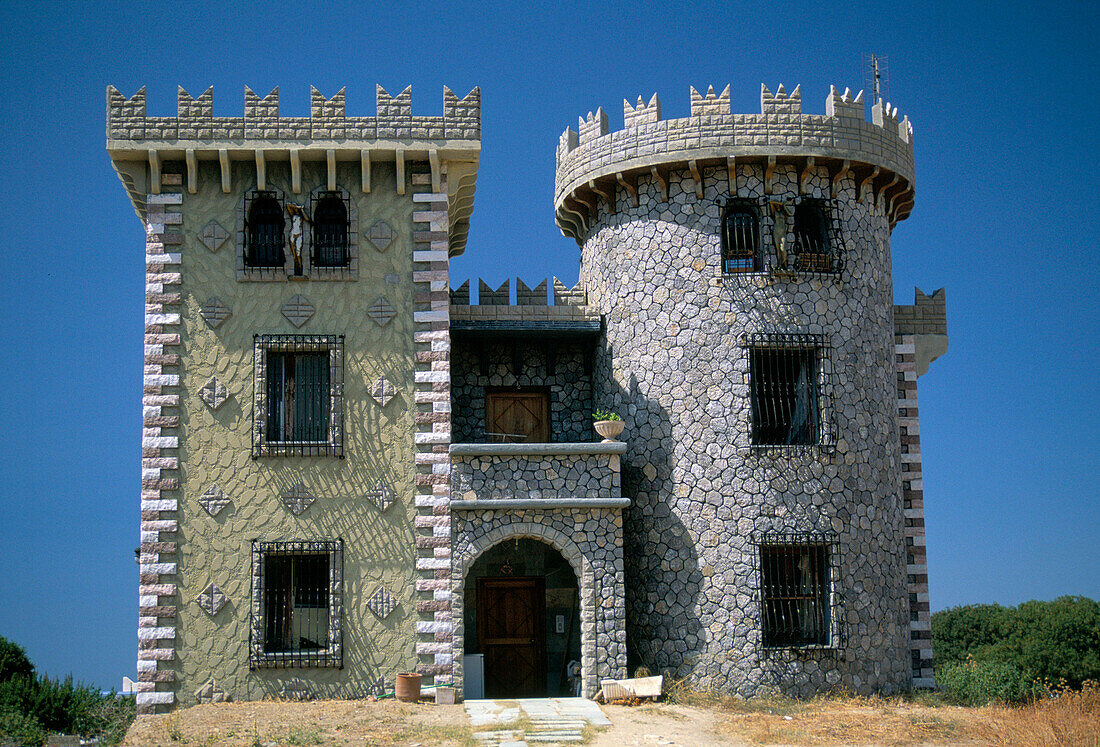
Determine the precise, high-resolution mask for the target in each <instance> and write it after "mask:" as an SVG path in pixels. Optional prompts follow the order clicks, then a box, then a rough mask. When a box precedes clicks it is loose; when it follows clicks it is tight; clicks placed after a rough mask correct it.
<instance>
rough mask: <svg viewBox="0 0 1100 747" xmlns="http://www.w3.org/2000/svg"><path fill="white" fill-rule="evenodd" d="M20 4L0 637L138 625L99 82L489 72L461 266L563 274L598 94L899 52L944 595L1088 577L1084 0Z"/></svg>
mask: <svg viewBox="0 0 1100 747" xmlns="http://www.w3.org/2000/svg"><path fill="white" fill-rule="evenodd" d="M551 8H552V10H550V11H548V12H541V11H532V10H529V9H527V8H526V7H524V4H521V3H504V4H494V3H477V4H467V3H446V4H440V7H434V4H428V3H419V4H418V3H402V4H400V5H399V6H384V5H381V4H371V3H323V4H322V3H316V4H311V6H294V5H282V4H277V3H249V4H246V5H237V4H231V3H225V2H217V3H213V2H197V3H160V2H158V3H147V4H141V3H131V4H122V3H103V4H100V3H95V4H91V3H89V4H80V5H78V4H75V3H74V4H67V3H66V4H60V3H50V4H47V3H16V2H7V3H3V4H2V5H0V90H2V96H0V148H2V150H0V153H2V156H3V167H4V168H3V178H2V179H0V197H2V205H3V209H0V236H3V237H4V242H3V245H2V247H0V267H2V268H3V270H2V272H0V299H2V308H3V312H2V313H0V334H2V339H3V345H2V346H0V363H2V364H3V368H2V370H3V371H5V372H6V375H5V376H4V386H2V387H0V423H3V430H2V433H3V434H4V435H3V444H4V448H3V449H2V450H0V486H2V487H3V494H2V497H0V635H3V636H5V637H8V638H11V639H14V640H16V641H18V642H19V643H21V644H23V645H24V646H25V647H26V648H27V649H28V652H29V653H30V655H31V658H32V659H33V660H34V661H35V662H36V663H37V664H38V666H39V668H40V670H42V671H45V672H48V673H50V674H54V675H63V674H66V673H68V672H73V673H74V674H75V675H76V677H77V678H78V679H83V680H85V681H89V682H94V683H96V684H99V685H101V686H117V685H118V684H119V683H120V682H121V678H122V676H123V675H124V674H128V675H131V676H132V675H133V670H134V659H135V650H136V636H135V628H136V622H137V620H136V618H137V568H136V565H135V564H134V560H133V549H134V548H135V547H136V546H137V544H138V520H139V514H138V505H137V504H138V496H139V487H140V472H139V459H140V437H141V419H140V396H141V363H142V361H141V344H142V308H143V306H142V304H143V301H142V290H143V288H142V282H143V231H142V229H141V226H140V224H139V222H138V220H137V218H136V217H135V216H134V214H133V211H132V210H131V208H130V206H129V203H128V201H127V199H126V197H125V195H124V192H123V189H122V186H121V184H120V183H119V182H118V180H117V178H116V176H115V174H114V172H113V170H112V169H111V166H110V163H109V159H108V158H107V155H106V153H105V152H104V148H103V145H104V142H103V140H104V110H105V105H104V89H105V87H106V86H107V85H108V84H114V85H115V86H117V87H118V88H119V89H120V90H122V91H123V92H124V93H126V94H127V95H129V94H131V93H133V92H134V91H136V90H137V89H138V88H139V87H140V86H142V85H146V86H148V92H149V113H150V114H151V115H174V114H175V100H176V85H177V84H180V85H183V86H184V88H186V89H187V90H188V91H189V92H191V93H192V94H193V95H196V96H197V95H198V94H200V93H201V92H202V91H204V90H205V89H206V87H207V86H210V85H213V86H214V92H215V93H214V96H215V99H214V112H215V114H216V115H219V116H229V115H239V114H240V112H241V111H242V108H243V89H244V86H245V85H248V86H251V87H252V88H253V90H255V91H257V92H258V93H260V94H261V95H262V94H266V93H267V92H268V91H269V90H270V89H271V88H273V87H274V86H276V85H277V86H279V87H280V92H281V111H282V113H283V114H284V115H289V116H303V115H308V113H309V86H310V84H312V85H315V86H317V87H318V88H319V89H320V90H321V91H322V92H324V93H325V94H326V95H331V94H333V93H335V92H336V91H337V90H338V89H339V88H340V87H342V86H347V100H348V113H349V114H354V115H367V116H369V115H372V114H373V113H374V85H375V83H381V84H382V85H383V86H384V87H386V88H387V90H389V91H390V92H391V93H396V92H398V91H400V90H401V89H402V88H404V86H406V85H409V84H411V85H412V86H413V113H414V114H439V113H441V111H442V87H443V86H444V85H447V86H449V87H451V89H452V90H454V91H455V92H456V93H457V94H459V95H460V96H461V95H463V94H465V93H466V92H467V91H468V90H469V89H470V88H471V87H473V86H475V85H479V86H481V89H482V101H483V110H482V123H483V129H482V138H483V139H482V159H481V169H480V173H479V178H478V193H477V202H476V207H475V211H474V215H473V221H472V226H473V227H472V230H471V233H470V240H469V246H468V249H467V252H466V254H465V255H464V256H463V257H461V258H460V259H458V260H457V261H456V262H455V263H454V265H453V273H452V277H453V279H454V282H455V284H456V285H457V284H458V283H459V282H461V281H462V280H463V279H466V278H473V279H474V284H476V278H477V277H479V276H480V277H484V278H485V279H486V280H487V281H488V282H490V283H491V284H493V285H494V286H495V285H496V284H498V283H500V282H501V281H503V280H504V279H505V278H506V277H515V276H517V275H518V276H520V277H522V278H523V279H524V280H525V281H527V282H528V283H529V284H531V285H533V284H534V283H537V282H538V280H539V279H541V278H544V277H547V276H550V275H558V276H559V277H561V278H562V279H563V280H566V281H567V282H569V283H572V282H573V281H574V280H575V279H576V276H577V266H578V261H579V252H578V250H577V247H576V245H575V244H574V243H573V242H572V241H571V240H568V239H565V238H563V237H562V236H561V235H560V233H559V232H558V230H557V229H556V228H555V226H554V222H553V206H552V199H553V178H554V146H555V144H556V142H557V137H558V135H559V134H560V133H561V131H562V130H563V129H564V128H565V127H566V126H573V127H574V128H575V127H576V123H577V117H578V116H579V115H583V114H585V113H586V112H588V111H589V110H594V109H595V108H596V107H597V106H601V105H602V106H603V107H604V109H605V110H606V111H607V112H608V113H609V115H610V118H611V126H612V128H616V127H621V125H622V100H623V98H629V99H631V100H632V101H633V100H634V99H636V98H637V96H638V95H644V96H645V97H646V98H647V99H648V97H649V95H650V94H652V93H653V92H657V93H658V94H659V95H660V97H661V102H662V109H663V113H664V116H665V117H666V118H673V117H680V116H686V115H687V114H688V113H689V103H688V102H689V98H688V90H689V86H691V85H694V86H696V87H697V88H700V89H705V87H706V86H707V85H710V84H713V85H714V86H715V88H716V89H718V90H720V89H721V88H722V87H723V86H725V85H726V84H727V83H731V84H732V88H731V95H732V99H733V110H734V111H735V112H752V111H758V107H759V90H760V83H761V82H764V83H767V84H768V86H769V87H770V88H772V89H773V90H774V88H775V86H776V85H778V84H779V83H784V84H786V85H787V87H788V90H789V89H790V88H792V87H793V86H794V85H795V84H797V83H801V84H802V92H803V110H804V111H806V112H808V113H823V112H824V100H825V95H826V93H827V92H828V87H829V84H830V83H834V84H836V85H837V86H839V87H841V88H843V87H844V86H851V87H852V89H853V91H854V90H857V89H858V88H860V87H861V86H862V81H863V74H862V68H861V56H862V55H863V53H865V52H869V51H873V52H876V53H878V54H881V55H887V56H888V58H889V72H890V76H889V94H890V95H889V98H890V99H891V101H893V102H894V103H895V104H896V105H897V106H898V107H899V111H900V113H901V114H908V115H909V118H910V119H911V120H912V122H913V126H914V129H915V136H914V142H915V148H916V158H917V202H916V208H915V210H914V212H913V214H912V216H911V217H910V218H909V219H908V220H907V221H905V222H903V223H902V224H900V225H899V226H898V228H897V229H896V230H895V232H894V239H893V251H894V284H895V295H896V299H897V301H898V302H900V303H911V302H912V299H913V286H914V285H919V286H920V287H921V288H923V289H924V290H925V291H927V292H931V291H932V290H934V289H936V288H939V287H940V286H946V287H947V299H948V326H949V332H950V337H951V349H950V351H949V352H948V354H947V355H946V356H945V357H944V358H942V359H941V360H939V361H938V362H936V363H935V364H934V365H933V367H932V370H931V372H930V373H929V374H928V375H927V376H924V377H922V378H921V380H920V404H921V432H922V437H923V453H924V484H925V496H926V503H927V509H926V510H927V525H928V546H929V572H930V575H931V594H932V607H933V609H934V610H935V609H942V608H944V607H947V606H952V605H957V604H965V603H971V602H999V603H1002V604H1016V603H1018V602H1020V601H1024V600H1027V599H1050V598H1053V597H1056V596H1059V595H1062V594H1081V595H1085V596H1090V597H1093V598H1100V508H1098V504H1100V500H1098V499H1100V495H1098V493H1100V491H1098V489H1097V484H1098V483H1097V479H1096V475H1095V471H1096V467H1097V465H1098V462H1100V460H1098V459H1097V457H1096V449H1097V445H1098V442H1100V438H1098V436H1100V433H1098V430H1100V428H1098V425H1097V423H1098V418H1097V414H1096V413H1097V411H1098V410H1100V394H1098V391H1100V386H1098V384H1100V377H1098V375H1097V368H1098V365H1100V355H1098V352H1097V351H1098V348H1100V346H1098V344H1097V340H1098V334H1100V329H1098V323H1097V319H1098V314H1097V307H1098V304H1097V290H1096V287H1097V282H1098V280H1100V270H1098V267H1100V262H1098V261H1097V260H1096V258H1095V256H1094V255H1095V254H1096V252H1097V242H1096V239H1095V226H1096V223H1097V218H1098V215H1097V199H1096V196H1095V194H1096V190H1095V187H1094V184H1093V179H1094V171H1095V167H1094V164H1093V161H1094V160H1095V159H1094V154H1095V153H1096V152H1097V151H1098V145H1100V143H1098V142H1097V135H1096V132H1097V128H1096V122H1097V120H1098V117H1097V115H1098V114H1100V111H1098V107H1097V103H1096V100H1095V98H1094V97H1095V95H1096V88H1097V82H1098V81H1097V71H1098V69H1100V65H1098V61H1100V59H1098V58H1100V55H1098V48H1100V45H1098V44H1097V43H1096V41H1095V38H1094V37H1095V35H1096V31H1097V29H1100V6H1098V5H1096V4H1095V3H1073V2H1067V3H1059V4H1045V3H1044V4H1040V3H1011V2H1009V3H1004V2H1001V3H969V2H968V3H928V4H899V3H860V2H850V3H844V4H843V5H842V6H840V7H834V6H832V5H827V4H824V3H790V4H779V3H732V2H727V3H685V4H676V5H674V4H672V3H648V2H636V3H630V4H625V3H610V2H609V3H591V4H585V3H555V4H553V5H552V6H551Z"/></svg>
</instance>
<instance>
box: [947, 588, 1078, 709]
mask: <svg viewBox="0 0 1100 747" xmlns="http://www.w3.org/2000/svg"><path fill="white" fill-rule="evenodd" d="M932 649H933V651H934V652H935V657H936V662H937V665H938V667H937V668H938V669H939V670H940V672H938V673H937V677H938V678H939V679H941V680H942V676H941V674H942V672H944V671H946V668H947V667H948V666H952V665H954V666H960V665H962V664H964V663H966V662H967V661H968V657H971V658H973V660H975V661H989V662H1002V663H1005V664H1009V665H1011V666H1013V667H1015V668H1016V669H1018V670H1019V671H1021V672H1023V673H1024V674H1026V675H1027V676H1028V677H1030V678H1031V679H1032V680H1033V681H1041V682H1049V683H1054V684H1058V683H1061V682H1063V681H1064V683H1065V684H1066V685H1068V686H1070V687H1073V688H1080V687H1081V684H1082V683H1083V682H1084V681H1085V680H1098V679H1100V602H1096V601H1094V600H1092V599H1088V598H1086V597H1059V598H1058V599H1055V600H1054V601H1052V602H1037V601H1033V602H1024V603H1023V604H1021V605H1019V606H1018V607H1001V606H1000V605H996V604H978V605H968V606H965V607H954V608H952V609H948V610H944V611H942V612H937V613H935V614H934V615H932Z"/></svg>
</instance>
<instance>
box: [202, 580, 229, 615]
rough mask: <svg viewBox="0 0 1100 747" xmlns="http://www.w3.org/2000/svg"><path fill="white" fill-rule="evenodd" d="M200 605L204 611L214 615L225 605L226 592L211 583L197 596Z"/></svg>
mask: <svg viewBox="0 0 1100 747" xmlns="http://www.w3.org/2000/svg"><path fill="white" fill-rule="evenodd" d="M196 600H197V601H198V603H199V606H200V607H202V609H203V612H205V613H206V614H208V615H210V616H211V617H213V616H214V615H216V614H218V610H220V609H221V608H222V607H224V606H225V594H223V593H222V590H221V589H219V588H218V587H217V586H214V584H210V585H209V586H207V587H206V588H205V589H203V590H202V593H201V594H199V595H198V596H197V597H196Z"/></svg>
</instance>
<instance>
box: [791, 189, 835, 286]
mask: <svg viewBox="0 0 1100 747" xmlns="http://www.w3.org/2000/svg"><path fill="white" fill-rule="evenodd" d="M794 254H795V268H796V269H798V270H804V271H807V272H832V270H833V261H832V252H831V250H830V247H829V231H828V221H827V220H826V218H825V207H824V206H823V205H822V204H821V203H820V202H818V201H817V200H803V201H802V202H800V203H798V207H796V208H795V210H794Z"/></svg>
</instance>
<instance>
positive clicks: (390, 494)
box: [367, 480, 397, 511]
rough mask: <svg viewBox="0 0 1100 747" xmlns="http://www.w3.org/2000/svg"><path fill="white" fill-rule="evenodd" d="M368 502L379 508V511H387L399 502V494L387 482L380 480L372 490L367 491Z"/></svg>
mask: <svg viewBox="0 0 1100 747" xmlns="http://www.w3.org/2000/svg"><path fill="white" fill-rule="evenodd" d="M367 500H369V501H370V502H371V503H373V504H374V505H376V506H378V510H379V511H385V510H386V509H387V508H389V507H390V505H391V504H392V503H393V502H394V501H395V500H397V494H396V493H394V491H393V488H391V487H390V486H389V485H387V484H386V482H385V480H379V481H378V482H377V483H376V484H375V486H374V487H373V488H372V489H371V490H369V491H367Z"/></svg>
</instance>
